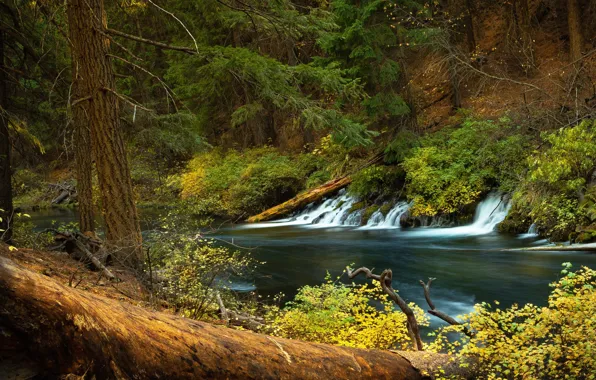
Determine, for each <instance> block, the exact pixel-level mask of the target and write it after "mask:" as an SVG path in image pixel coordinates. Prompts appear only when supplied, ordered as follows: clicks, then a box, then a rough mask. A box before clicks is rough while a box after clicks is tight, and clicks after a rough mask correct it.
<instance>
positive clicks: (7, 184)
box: [0, 31, 13, 243]
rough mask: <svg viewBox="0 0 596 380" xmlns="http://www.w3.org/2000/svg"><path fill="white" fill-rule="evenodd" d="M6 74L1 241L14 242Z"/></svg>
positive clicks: (1, 87)
mask: <svg viewBox="0 0 596 380" xmlns="http://www.w3.org/2000/svg"><path fill="white" fill-rule="evenodd" d="M4 61H5V60H4V32H3V31H0V66H2V67H4ZM6 87H7V86H6V72H5V71H4V69H0V218H1V219H2V221H0V238H1V239H0V241H4V242H7V243H8V242H10V241H11V240H12V214H13V208H12V178H11V169H10V153H11V150H12V146H11V143H10V133H9V131H8V115H7V114H6V108H7V107H6V105H7V98H8V94H7V92H6V90H7V88H6Z"/></svg>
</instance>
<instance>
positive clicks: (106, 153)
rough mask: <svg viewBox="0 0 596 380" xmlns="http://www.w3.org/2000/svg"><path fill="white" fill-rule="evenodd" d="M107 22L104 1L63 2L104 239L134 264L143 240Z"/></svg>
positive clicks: (138, 259) (118, 256)
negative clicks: (86, 121) (84, 104)
mask: <svg viewBox="0 0 596 380" xmlns="http://www.w3.org/2000/svg"><path fill="white" fill-rule="evenodd" d="M106 24H107V21H106V13H105V9H104V4H103V0H89V1H88V0H70V1H69V2H68V25H69V35H70V39H71V42H72V59H73V61H74V65H76V67H77V69H78V72H77V77H76V81H77V86H78V90H77V92H79V95H80V96H81V98H79V99H76V100H75V102H88V106H87V107H86V109H87V110H88V113H89V125H90V129H91V141H92V146H93V155H94V157H95V163H96V168H97V176H98V179H99V190H100V194H101V202H102V210H103V217H104V221H105V224H106V238H107V241H108V244H110V245H112V246H113V247H114V248H117V249H118V251H116V252H114V257H115V258H116V259H118V260H119V261H120V262H121V263H123V264H126V265H128V266H131V267H134V268H138V267H139V266H140V265H141V264H142V260H143V253H142V247H141V241H142V239H141V232H140V226H139V218H138V214H137V210H136V206H135V203H134V195H133V191H132V182H131V178H130V171H129V168H128V160H127V157H126V150H125V146H124V141H123V138H122V132H121V127H120V107H119V105H118V98H117V92H116V86H115V81H114V72H113V68H112V62H111V58H110V57H109V46H110V44H109V40H108V38H107V37H105V35H104V34H102V31H103V30H105V28H106Z"/></svg>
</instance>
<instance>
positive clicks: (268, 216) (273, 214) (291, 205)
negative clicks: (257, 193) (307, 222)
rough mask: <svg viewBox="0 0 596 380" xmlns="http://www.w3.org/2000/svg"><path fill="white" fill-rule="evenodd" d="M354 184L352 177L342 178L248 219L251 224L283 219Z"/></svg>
mask: <svg viewBox="0 0 596 380" xmlns="http://www.w3.org/2000/svg"><path fill="white" fill-rule="evenodd" d="M350 183H352V178H351V177H342V178H338V179H334V180H332V181H329V182H326V183H325V184H323V185H321V186H319V187H317V188H314V189H312V190H309V191H306V192H304V193H301V194H298V195H297V196H295V197H294V198H292V199H290V200H288V201H286V202H284V203H282V204H280V205H277V206H275V207H272V208H270V209H268V210H265V211H263V212H262V213H260V214H259V215H254V216H251V217H250V218H248V220H247V221H248V222H249V223H255V222H265V221H268V220H272V219H276V218H281V217H283V216H286V215H288V214H290V213H291V212H293V211H295V210H298V209H300V208H302V207H304V206H306V205H308V204H309V203H312V202H316V201H318V200H321V199H322V198H323V197H325V196H327V195H332V194H333V193H335V192H337V191H339V190H341V189H343V188H344V187H346V186H348V185H349V184H350Z"/></svg>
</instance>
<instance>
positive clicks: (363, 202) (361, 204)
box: [350, 201, 366, 213]
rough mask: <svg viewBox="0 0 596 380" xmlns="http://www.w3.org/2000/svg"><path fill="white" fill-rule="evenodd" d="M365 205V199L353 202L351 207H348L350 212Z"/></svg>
mask: <svg viewBox="0 0 596 380" xmlns="http://www.w3.org/2000/svg"><path fill="white" fill-rule="evenodd" d="M365 207H366V202H365V201H360V202H355V203H354V204H353V205H352V207H350V213H352V212H354V211H358V210H362V209H363V208H365Z"/></svg>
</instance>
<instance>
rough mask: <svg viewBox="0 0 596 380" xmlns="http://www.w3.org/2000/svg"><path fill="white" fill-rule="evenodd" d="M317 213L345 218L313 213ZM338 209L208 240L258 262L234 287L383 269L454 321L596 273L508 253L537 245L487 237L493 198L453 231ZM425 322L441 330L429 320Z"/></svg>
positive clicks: (273, 289) (238, 228)
mask: <svg viewBox="0 0 596 380" xmlns="http://www.w3.org/2000/svg"><path fill="white" fill-rule="evenodd" d="M339 198H341V196H340V197H339ZM336 201H337V199H334V200H331V202H336ZM344 203H345V199H344ZM399 207H401V208H404V205H403V204H398V205H396V206H395V208H394V210H392V211H394V212H393V213H394V214H395V213H398V211H399V210H397V208H399ZM406 208H407V207H406ZM321 210H323V212H327V213H329V212H330V213H332V214H337V213H344V215H342V216H341V217H338V215H331V214H326V215H321V213H320V212H321ZM345 210H346V208H345V207H344V204H343V203H341V201H339V202H336V203H335V206H334V207H330V205H329V204H327V205H319V206H313V207H310V208H308V209H307V210H305V211H304V212H302V213H300V214H299V215H297V216H296V217H294V218H291V219H285V220H282V221H278V222H271V223H260V224H256V225H255V224H252V225H235V226H227V227H224V228H222V229H220V230H219V231H218V232H217V233H216V234H215V235H213V237H215V238H217V239H218V241H219V242H220V243H221V244H226V243H225V242H229V243H230V244H234V245H235V246H241V247H247V248H250V252H252V255H253V256H254V257H255V258H256V259H257V260H259V261H264V262H265V264H263V265H262V266H260V268H259V270H258V273H256V274H255V276H254V278H250V279H246V280H240V281H237V282H236V283H235V285H234V286H235V289H236V290H238V291H252V290H257V291H258V293H259V294H261V295H264V296H267V295H275V294H277V293H280V292H282V293H284V294H285V295H286V296H287V297H292V296H293V295H294V294H295V293H296V290H297V289H298V288H299V287H301V286H304V285H315V284H320V283H321V282H323V281H324V278H325V274H326V272H327V271H329V273H331V275H333V276H337V275H339V274H341V273H342V271H343V269H344V268H345V267H346V266H347V265H351V264H353V265H355V266H356V267H359V266H366V267H368V268H371V269H372V268H374V269H375V272H376V273H380V272H381V271H382V270H383V269H392V270H393V273H394V285H393V286H394V288H396V289H398V290H399V291H400V294H401V295H402V297H404V298H405V299H406V300H408V301H414V302H416V303H417V304H418V305H420V306H421V307H422V308H425V307H426V304H425V301H424V297H423V293H422V288H421V286H420V284H419V282H418V281H419V280H426V279H427V278H428V277H436V278H437V280H436V281H435V282H434V283H433V286H432V297H433V300H434V302H435V304H436V306H437V308H438V309H440V310H442V311H445V312H447V313H449V314H452V315H458V314H462V313H466V312H469V311H471V310H472V307H473V305H474V304H475V303H479V302H482V301H487V302H493V301H494V300H499V301H500V302H501V305H503V306H508V305H511V304H513V303H522V304H523V303H534V304H538V305H544V304H546V300H547V296H548V294H549V286H548V284H549V283H551V282H553V281H556V280H557V279H558V277H559V273H560V270H561V263H563V262H567V261H568V262H571V263H573V265H574V267H576V268H578V267H579V266H580V265H587V266H590V267H592V268H596V254H591V253H586V252H537V251H511V250H508V249H512V248H522V247H530V246H536V245H543V244H546V242H545V241H540V240H538V238H537V237H536V236H535V235H534V234H531V233H530V234H526V235H520V236H507V235H502V234H498V233H496V232H494V231H493V229H494V226H495V225H496V224H497V223H498V222H499V221H500V220H502V218H503V217H504V215H505V214H506V212H507V207H506V205H502V204H501V203H500V200H499V199H498V198H497V197H492V198H491V197H489V198H488V199H487V200H485V201H484V202H482V203H481V204H480V205H479V206H478V209H477V212H476V217H475V220H474V223H473V224H471V225H470V226H463V227H454V228H416V229H400V228H399V223H395V221H394V222H391V223H389V222H386V221H384V220H381V219H380V218H377V220H376V222H374V223H372V224H369V225H368V226H364V227H359V226H357V225H351V224H352V222H353V219H354V218H353V217H352V219H351V221H350V215H345V214H346V212H345ZM399 212H403V210H401V211H399ZM142 214H143V213H142ZM389 215H391V213H389ZM389 215H388V218H389ZM31 216H32V221H33V223H34V224H36V225H38V227H40V228H42V227H47V226H49V225H50V224H51V223H50V221H51V220H57V221H59V222H69V221H74V220H75V217H76V215H75V212H74V211H72V210H45V211H40V212H36V213H32V214H31ZM371 219H372V218H371ZM396 219H397V220H398V218H396ZM313 221H315V222H317V224H312V222H313ZM344 280H345V281H347V279H346V278H345V277H344ZM432 318H434V317H432ZM432 324H433V325H435V324H440V323H439V322H438V321H436V320H433V321H432Z"/></svg>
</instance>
